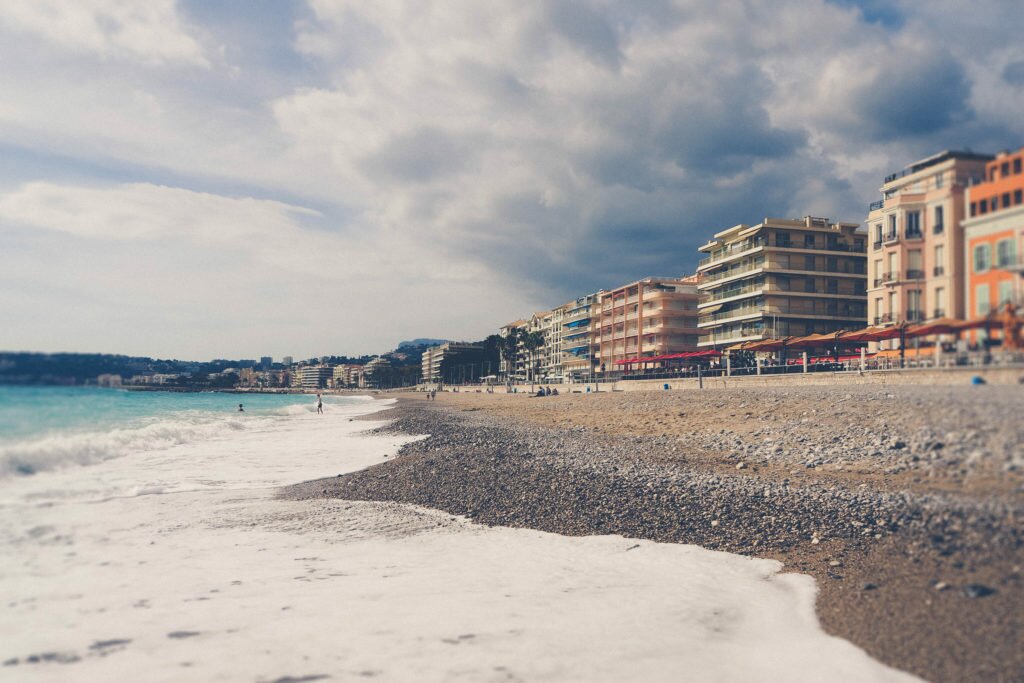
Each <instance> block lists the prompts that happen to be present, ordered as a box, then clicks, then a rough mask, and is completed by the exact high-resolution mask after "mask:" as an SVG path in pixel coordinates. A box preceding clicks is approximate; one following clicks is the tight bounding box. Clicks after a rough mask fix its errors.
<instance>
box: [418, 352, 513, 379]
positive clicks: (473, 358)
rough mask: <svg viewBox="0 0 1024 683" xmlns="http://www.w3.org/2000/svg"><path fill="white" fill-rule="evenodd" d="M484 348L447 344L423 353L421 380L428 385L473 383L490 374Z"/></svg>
mask: <svg viewBox="0 0 1024 683" xmlns="http://www.w3.org/2000/svg"><path fill="white" fill-rule="evenodd" d="M484 355H485V354H484V347H483V346H482V345H480V344H469V343H466V342H445V343H443V344H439V345H437V346H432V347H430V348H428V349H426V350H425V351H424V352H423V358H422V360H421V361H420V363H421V366H420V367H421V375H420V377H421V380H420V381H422V382H427V383H436V382H457V381H463V380H465V381H472V380H475V379H479V378H480V377H483V376H485V375H488V374H490V373H491V372H493V371H494V370H495V369H496V368H493V367H490V364H489V363H488V362H487V359H485V358H484Z"/></svg>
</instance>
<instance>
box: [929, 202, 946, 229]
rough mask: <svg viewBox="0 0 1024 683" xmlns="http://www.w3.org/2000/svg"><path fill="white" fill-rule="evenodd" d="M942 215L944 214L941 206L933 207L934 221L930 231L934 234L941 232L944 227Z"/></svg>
mask: <svg viewBox="0 0 1024 683" xmlns="http://www.w3.org/2000/svg"><path fill="white" fill-rule="evenodd" d="M944 213H945V212H944V211H943V207H941V206H936V207H935V220H934V222H933V224H932V225H933V228H932V229H933V230H934V232H936V233H940V232H942V229H943V227H945V226H944V225H943V218H944Z"/></svg>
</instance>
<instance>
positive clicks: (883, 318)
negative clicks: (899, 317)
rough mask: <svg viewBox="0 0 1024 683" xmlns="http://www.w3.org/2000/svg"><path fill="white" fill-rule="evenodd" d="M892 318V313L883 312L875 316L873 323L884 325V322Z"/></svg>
mask: <svg viewBox="0 0 1024 683" xmlns="http://www.w3.org/2000/svg"><path fill="white" fill-rule="evenodd" d="M893 318H894V316H893V314H892V313H883V314H882V315H880V316H879V317H877V318H875V324H876V325H885V324H886V323H891V322H892V321H893Z"/></svg>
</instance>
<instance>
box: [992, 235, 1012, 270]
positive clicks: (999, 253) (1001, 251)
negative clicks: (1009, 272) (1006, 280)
mask: <svg viewBox="0 0 1024 683" xmlns="http://www.w3.org/2000/svg"><path fill="white" fill-rule="evenodd" d="M1014 247H1015V245H1014V243H1013V239H1012V238H1011V239H1006V240H999V242H998V243H996V266H997V267H999V268H1005V267H1006V266H1010V265H1013V264H1014V263H1015V262H1016V260H1017V255H1016V254H1015V253H1014V252H1015V251H1016V249H1014Z"/></svg>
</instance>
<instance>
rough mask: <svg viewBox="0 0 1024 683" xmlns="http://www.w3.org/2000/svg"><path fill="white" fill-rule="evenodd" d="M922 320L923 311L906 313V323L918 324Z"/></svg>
mask: <svg viewBox="0 0 1024 683" xmlns="http://www.w3.org/2000/svg"><path fill="white" fill-rule="evenodd" d="M922 320H924V311H907V321H908V322H920V321H922Z"/></svg>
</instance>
